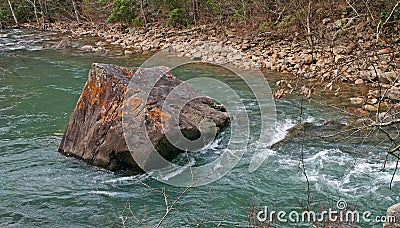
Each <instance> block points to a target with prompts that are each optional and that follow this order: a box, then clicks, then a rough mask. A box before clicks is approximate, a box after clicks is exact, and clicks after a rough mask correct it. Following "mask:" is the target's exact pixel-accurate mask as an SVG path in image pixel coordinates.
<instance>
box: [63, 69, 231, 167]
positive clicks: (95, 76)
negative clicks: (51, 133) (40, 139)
mask: <svg viewBox="0 0 400 228" xmlns="http://www.w3.org/2000/svg"><path fill="white" fill-rule="evenodd" d="M146 70H148V71H149V70H151V72H167V73H166V74H165V75H164V76H163V77H162V78H161V79H160V80H159V81H158V82H157V83H156V84H155V85H154V87H153V90H152V92H151V93H150V95H149V99H148V100H147V102H146V103H145V106H144V109H143V110H142V111H143V112H144V113H145V114H144V115H139V116H138V117H137V118H139V117H144V118H145V124H146V128H147V130H148V135H149V138H150V140H151V142H152V143H153V145H154V146H155V148H156V149H157V151H158V153H159V154H160V155H161V156H163V157H164V158H166V159H167V160H172V159H173V158H174V157H176V156H177V155H178V154H179V153H180V152H182V151H181V150H180V149H178V148H175V147H174V146H173V145H171V144H170V143H169V142H168V140H166V137H165V132H164V130H165V129H163V127H162V126H163V123H162V119H163V117H165V116H168V115H169V114H168V113H164V112H162V111H161V110H162V105H163V103H164V101H165V99H166V97H167V96H168V94H169V93H170V92H171V91H172V90H173V89H174V88H175V87H176V86H177V85H179V84H181V83H182V81H181V80H179V79H178V78H176V77H174V76H173V75H172V74H171V72H170V71H169V69H168V68H166V67H156V68H149V69H144V68H126V67H120V66H116V65H110V64H93V65H92V67H91V69H90V72H89V78H88V80H87V82H86V84H85V87H84V89H83V92H82V94H81V96H80V98H79V100H78V103H77V105H76V107H75V109H74V111H73V112H72V114H71V117H70V121H69V123H68V125H67V128H66V130H65V133H64V136H63V138H62V141H61V144H60V146H59V152H60V153H61V154H64V155H66V156H72V157H75V158H78V159H81V160H84V161H85V162H87V163H88V164H90V165H94V166H100V167H104V168H106V169H109V170H112V171H116V170H122V169H132V170H134V171H140V168H139V166H138V165H137V164H136V162H135V160H134V159H133V158H132V155H131V153H130V151H129V149H128V147H127V144H126V141H125V138H124V135H123V134H124V132H123V125H122V112H123V110H122V109H123V104H124V99H125V94H126V92H127V89H128V85H129V82H130V81H131V79H132V77H138V76H140V77H151V76H152V75H151V74H148V72H147V73H145V72H146ZM136 72H137V74H136V75H135V73H136ZM154 77H158V76H157V75H154ZM137 81H140V83H143V84H141V85H140V83H139V85H136V86H138V87H139V88H146V85H145V83H146V82H147V83H148V81H151V80H137ZM147 87H148V85H147ZM185 88H186V90H185V91H184V92H185V93H186V95H187V94H196V95H198V93H197V92H196V91H195V90H194V89H193V88H192V87H190V86H186V87H185ZM127 100H129V98H128V99H127ZM205 118H209V119H211V120H212V121H213V122H214V123H215V126H216V130H217V132H219V131H221V130H222V129H224V128H225V127H227V126H228V125H229V123H230V119H229V117H228V115H227V114H226V112H225V110H224V109H221V108H220V107H219V106H216V105H214V101H213V100H212V99H211V98H209V97H206V96H204V95H202V96H201V97H199V98H196V99H195V100H191V101H190V102H188V103H186V104H185V106H184V107H183V108H182V110H181V112H180V113H179V128H180V130H181V132H182V133H183V135H184V136H185V137H186V138H188V139H189V140H194V139H196V138H198V137H199V135H200V131H199V126H200V122H201V121H202V120H204V119H205ZM142 149H143V150H144V151H143V152H147V149H148V150H149V151H150V148H142Z"/></svg>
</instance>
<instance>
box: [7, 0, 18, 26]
mask: <svg viewBox="0 0 400 228" xmlns="http://www.w3.org/2000/svg"><path fill="white" fill-rule="evenodd" d="M7 1H8V5H9V6H10V10H11V14H12V16H13V18H14V21H15V25H16V26H19V23H18V19H17V17H16V16H15V13H14V9H13V8H12V5H11V2H10V0H7Z"/></svg>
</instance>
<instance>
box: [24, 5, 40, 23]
mask: <svg viewBox="0 0 400 228" xmlns="http://www.w3.org/2000/svg"><path fill="white" fill-rule="evenodd" d="M26 1H27V2H28V3H29V4H31V5H32V6H33V12H34V14H35V19H36V23H37V26H38V27H40V21H39V17H38V10H37V7H36V0H33V2H32V1H31V0H26Z"/></svg>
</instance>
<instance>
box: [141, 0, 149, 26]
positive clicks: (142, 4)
mask: <svg viewBox="0 0 400 228" xmlns="http://www.w3.org/2000/svg"><path fill="white" fill-rule="evenodd" d="M140 10H141V11H142V17H143V20H144V24H145V25H147V17H146V13H145V12H144V0H141V1H140Z"/></svg>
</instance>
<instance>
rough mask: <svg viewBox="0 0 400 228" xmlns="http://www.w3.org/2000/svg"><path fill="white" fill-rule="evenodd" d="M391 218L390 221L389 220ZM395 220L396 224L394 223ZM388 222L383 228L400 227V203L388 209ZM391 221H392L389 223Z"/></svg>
mask: <svg viewBox="0 0 400 228" xmlns="http://www.w3.org/2000/svg"><path fill="white" fill-rule="evenodd" d="M389 218H390V219H389ZM393 218H395V219H394V222H393ZM386 219H387V221H386V222H385V224H383V228H399V227H400V203H398V204H395V205H393V206H391V207H389V208H388V209H387V212H386ZM389 220H391V221H389Z"/></svg>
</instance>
